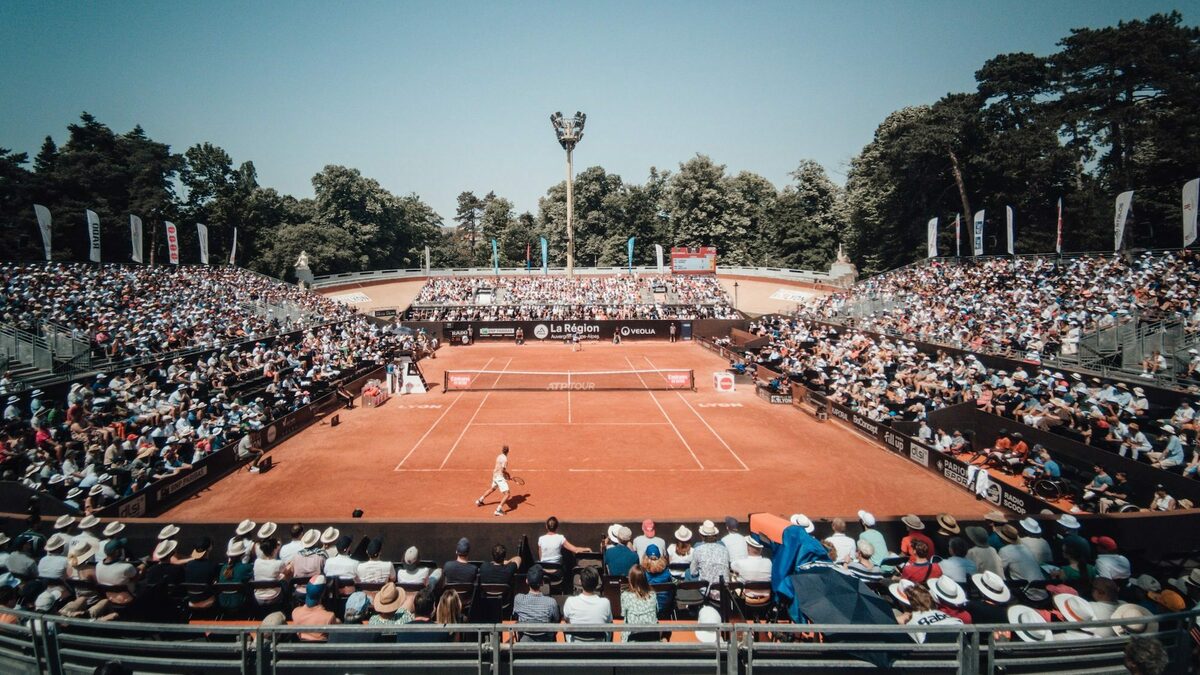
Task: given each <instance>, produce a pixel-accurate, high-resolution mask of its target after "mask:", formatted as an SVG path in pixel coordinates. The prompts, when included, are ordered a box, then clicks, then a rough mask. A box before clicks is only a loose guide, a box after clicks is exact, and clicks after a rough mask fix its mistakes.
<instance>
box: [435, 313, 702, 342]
mask: <svg viewBox="0 0 1200 675" xmlns="http://www.w3.org/2000/svg"><path fill="white" fill-rule="evenodd" d="M688 323H690V322H681V321H666V320H663V321H652V320H648V319H647V320H630V321H616V320H607V319H606V320H595V321H478V322H474V323H472V322H467V321H449V322H444V323H443V324H442V335H443V336H445V337H446V338H447V340H448V341H449V342H450V343H451V344H462V343H463V338H464V337H467V336H470V337H472V338H477V339H480V340H503V339H512V338H513V337H515V335H516V331H517V329H518V328H520V329H522V330H524V331H525V335H526V336H527V337H531V338H532V339H534V340H564V339H566V338H569V337H571V336H579V337H580V338H583V339H586V340H611V339H612V338H613V336H614V335H619V336H620V337H621V338H622V339H629V340H653V339H666V338H667V337H669V336H670V334H671V326H675V335H676V336H677V337H679V338H681V339H683V338H684V337H685V335H684V333H685V332H686V331H685V330H684V328H683V326H684V325H685V324H688ZM472 328H473V330H472Z"/></svg>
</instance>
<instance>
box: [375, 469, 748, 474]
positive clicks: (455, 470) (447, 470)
mask: <svg viewBox="0 0 1200 675" xmlns="http://www.w3.org/2000/svg"><path fill="white" fill-rule="evenodd" d="M564 471H565V472H568V473H659V472H661V473H730V472H733V473H742V470H741V469H521V474H522V475H524V474H527V473H562V472H564ZM398 473H474V474H477V473H479V469H399V470H398Z"/></svg>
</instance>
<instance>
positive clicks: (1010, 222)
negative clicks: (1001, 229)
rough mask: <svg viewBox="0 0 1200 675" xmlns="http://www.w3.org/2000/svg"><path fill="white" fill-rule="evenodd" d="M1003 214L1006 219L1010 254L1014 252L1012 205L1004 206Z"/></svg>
mask: <svg viewBox="0 0 1200 675" xmlns="http://www.w3.org/2000/svg"><path fill="white" fill-rule="evenodd" d="M1004 216H1005V218H1006V219H1007V220H1008V254H1009V255H1012V254H1013V253H1015V252H1016V251H1015V250H1014V249H1013V207H1011V206H1006V207H1004Z"/></svg>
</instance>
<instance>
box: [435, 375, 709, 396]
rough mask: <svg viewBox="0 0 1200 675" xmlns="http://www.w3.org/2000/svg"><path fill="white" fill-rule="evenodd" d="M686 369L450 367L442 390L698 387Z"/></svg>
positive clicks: (575, 389)
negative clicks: (525, 369) (451, 368)
mask: <svg viewBox="0 0 1200 675" xmlns="http://www.w3.org/2000/svg"><path fill="white" fill-rule="evenodd" d="M695 388H696V374H695V372H694V371H692V370H686V369H655V370H599V371H569V370H568V371H549V372H530V371H514V370H447V371H446V373H445V375H444V378H443V386H442V391H443V392H447V391H622V390H632V391H658V390H674V389H693V390H694V389H695Z"/></svg>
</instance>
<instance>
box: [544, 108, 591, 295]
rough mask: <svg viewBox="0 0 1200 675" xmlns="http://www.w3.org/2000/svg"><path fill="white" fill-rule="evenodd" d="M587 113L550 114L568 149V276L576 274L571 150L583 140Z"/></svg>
mask: <svg viewBox="0 0 1200 675" xmlns="http://www.w3.org/2000/svg"><path fill="white" fill-rule="evenodd" d="M586 121H587V115H585V114H583V113H581V112H578V111H576V112H575V117H574V119H567V118H565V117H563V114H562V113H561V112H556V113H554V114H553V115H551V116H550V124H552V125H554V134H555V135H556V136H557V137H558V144H559V145H561V146H562V147H563V150H566V151H567V277H568V278H569V277H573V276H575V229H574V220H575V172H574V171H573V170H572V167H571V151H572V150H574V149H575V144H577V143H579V141H581V140H583V123H584V122H586Z"/></svg>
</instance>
